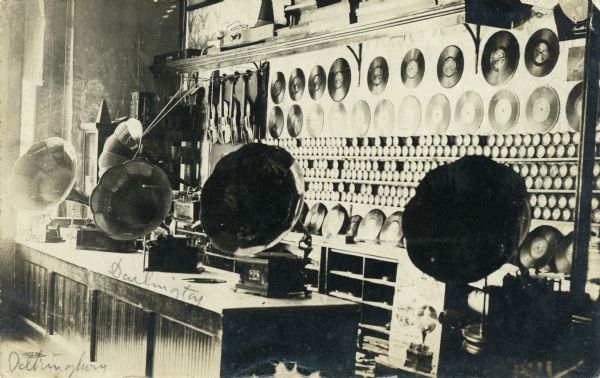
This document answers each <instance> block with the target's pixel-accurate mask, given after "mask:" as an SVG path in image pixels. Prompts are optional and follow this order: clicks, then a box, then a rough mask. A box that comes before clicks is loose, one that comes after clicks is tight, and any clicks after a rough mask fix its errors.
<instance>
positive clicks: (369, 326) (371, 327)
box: [358, 323, 390, 335]
mask: <svg viewBox="0 0 600 378" xmlns="http://www.w3.org/2000/svg"><path fill="white" fill-rule="evenodd" d="M358 326H359V327H360V328H364V329H368V330H371V331H374V332H379V333H381V334H384V335H389V334H390V330H389V329H386V328H385V327H382V326H377V325H373V324H365V323H358Z"/></svg>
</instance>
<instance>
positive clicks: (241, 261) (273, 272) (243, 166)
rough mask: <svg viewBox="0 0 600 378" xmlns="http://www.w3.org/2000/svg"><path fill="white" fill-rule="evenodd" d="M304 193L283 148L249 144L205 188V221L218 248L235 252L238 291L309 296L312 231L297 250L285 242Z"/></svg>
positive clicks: (226, 159) (222, 163)
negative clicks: (306, 268) (307, 272)
mask: <svg viewBox="0 0 600 378" xmlns="http://www.w3.org/2000/svg"><path fill="white" fill-rule="evenodd" d="M303 197H304V180H303V178H302V173H301V170H300V167H299V166H298V164H297V163H296V162H295V160H294V159H293V158H292V156H291V155H290V154H289V153H288V152H286V151H285V150H283V149H281V148H278V147H273V146H268V145H264V144H258V143H256V144H248V145H245V146H243V147H241V148H240V149H239V150H237V151H234V152H232V153H230V154H229V155H226V156H225V157H223V158H222V159H221V160H220V161H219V162H218V163H217V165H216V166H215V169H214V171H213V173H212V175H211V176H210V177H209V178H208V180H207V181H206V183H205V185H204V187H203V189H202V196H201V200H200V201H201V211H200V220H201V222H202V226H203V229H204V231H205V232H206V234H207V235H208V237H209V239H210V242H211V243H212V245H213V247H214V248H215V249H217V250H219V251H221V252H223V253H226V254H231V255H234V256H235V264H236V271H237V272H238V273H239V274H240V283H239V284H237V286H236V290H243V291H245V292H248V293H253V294H258V295H264V296H268V297H284V296H288V295H293V294H304V295H308V291H307V289H306V287H305V272H304V266H305V265H306V264H307V262H308V254H309V253H310V251H311V238H310V234H308V232H306V231H305V236H304V238H303V239H302V240H301V241H300V243H299V245H298V248H299V249H300V251H297V252H300V253H297V254H295V253H292V252H293V251H292V250H291V247H288V246H285V245H284V244H282V243H280V242H281V240H282V239H283V237H284V236H285V235H286V234H287V233H288V232H289V231H290V230H291V229H292V228H293V227H294V226H296V225H297V223H298V219H299V218H300V215H301V213H302V208H303V204H304V201H303ZM298 254H303V256H299V255H298Z"/></svg>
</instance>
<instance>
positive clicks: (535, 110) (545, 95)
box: [525, 85, 560, 133]
mask: <svg viewBox="0 0 600 378" xmlns="http://www.w3.org/2000/svg"><path fill="white" fill-rule="evenodd" d="M559 111H560V104H559V100H558V94H557V93H556V91H555V90H554V89H553V88H552V87H550V86H547V85H546V86H543V87H539V88H536V89H535V90H534V91H533V92H532V93H531V96H529V99H528V100H527V107H526V108H525V116H526V117H527V131H529V132H532V133H545V132H547V131H549V130H550V129H552V128H553V127H554V125H556V121H558V114H559Z"/></svg>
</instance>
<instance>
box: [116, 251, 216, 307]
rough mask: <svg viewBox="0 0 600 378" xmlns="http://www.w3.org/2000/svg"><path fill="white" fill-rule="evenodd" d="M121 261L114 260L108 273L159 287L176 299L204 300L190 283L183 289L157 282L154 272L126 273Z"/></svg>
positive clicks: (128, 280)
mask: <svg viewBox="0 0 600 378" xmlns="http://www.w3.org/2000/svg"><path fill="white" fill-rule="evenodd" d="M121 262H122V260H119V261H116V262H113V263H112V264H111V266H110V269H109V270H108V274H110V275H111V276H112V277H114V278H116V279H118V280H122V281H125V282H129V283H133V284H136V285H141V286H147V287H150V288H153V289H157V290H160V291H163V292H165V293H168V294H169V295H172V296H174V297H175V299H183V300H189V301H192V302H194V303H195V304H197V305H200V302H202V299H203V298H204V297H203V296H202V295H201V294H200V293H199V292H198V291H197V290H195V289H194V288H192V287H191V284H189V283H188V284H187V285H186V286H184V287H183V289H182V288H179V287H170V286H169V285H167V284H165V283H162V282H157V281H156V280H155V279H154V278H153V277H154V276H153V273H154V272H143V273H142V274H141V275H136V274H130V273H125V272H124V271H123V269H122V267H121Z"/></svg>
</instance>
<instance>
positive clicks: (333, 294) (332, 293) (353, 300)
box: [328, 291, 363, 303]
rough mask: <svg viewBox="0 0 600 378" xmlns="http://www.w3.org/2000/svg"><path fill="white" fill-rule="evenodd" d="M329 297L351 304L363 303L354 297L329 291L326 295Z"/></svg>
mask: <svg viewBox="0 0 600 378" xmlns="http://www.w3.org/2000/svg"><path fill="white" fill-rule="evenodd" d="M328 294H329V295H331V296H332V297H336V298H340V299H346V300H349V301H352V302H357V303H363V301H362V299H360V298H358V297H355V296H354V295H350V294H345V293H341V292H339V291H331V292H329V293H328Z"/></svg>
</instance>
